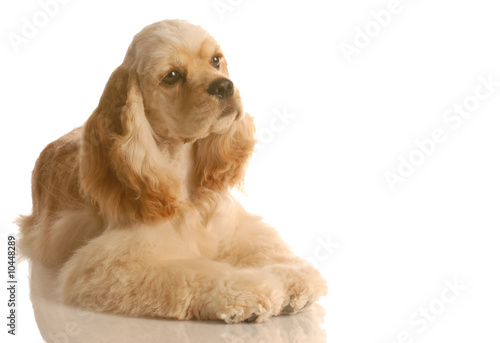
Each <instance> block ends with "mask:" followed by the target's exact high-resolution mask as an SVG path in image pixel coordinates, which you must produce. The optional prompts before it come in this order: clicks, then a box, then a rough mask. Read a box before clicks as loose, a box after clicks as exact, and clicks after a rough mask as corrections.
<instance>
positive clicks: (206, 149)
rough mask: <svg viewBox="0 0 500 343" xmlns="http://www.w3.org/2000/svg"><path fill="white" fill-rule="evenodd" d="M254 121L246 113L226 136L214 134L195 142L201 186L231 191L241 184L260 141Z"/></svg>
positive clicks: (197, 169) (197, 174) (198, 176)
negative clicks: (257, 140) (255, 135)
mask: <svg viewBox="0 0 500 343" xmlns="http://www.w3.org/2000/svg"><path fill="white" fill-rule="evenodd" d="M254 134H255V125H254V122H253V118H252V117H250V116H249V115H248V114H245V115H244V117H243V119H241V120H238V121H235V122H234V123H233V125H232V126H231V127H230V128H229V129H228V130H227V131H226V132H225V133H222V134H215V133H212V134H210V135H208V136H207V137H205V138H203V139H200V140H198V141H196V142H195V143H194V147H195V156H196V157H195V158H196V166H195V173H196V176H197V179H198V180H199V185H200V186H202V187H208V188H210V189H213V190H228V189H230V188H232V187H234V186H237V185H240V184H241V183H242V182H243V178H244V176H245V170H246V166H247V163H248V160H249V159H250V156H251V155H252V153H253V150H254V146H255V143H256V139H255V137H254Z"/></svg>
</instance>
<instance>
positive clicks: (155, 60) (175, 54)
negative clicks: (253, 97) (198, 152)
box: [127, 20, 244, 142]
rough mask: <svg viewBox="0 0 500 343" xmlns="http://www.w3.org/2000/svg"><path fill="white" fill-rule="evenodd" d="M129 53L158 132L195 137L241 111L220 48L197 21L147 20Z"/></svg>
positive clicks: (224, 126)
mask: <svg viewBox="0 0 500 343" xmlns="http://www.w3.org/2000/svg"><path fill="white" fill-rule="evenodd" d="M134 50H135V51H134ZM129 55H132V56H133V60H135V61H134V64H135V68H136V70H137V74H138V80H139V85H140V88H141V91H142V96H143V98H144V109H145V112H146V116H147V118H148V120H149V122H150V124H151V126H152V128H153V130H154V131H155V132H156V134H157V135H159V136H161V137H172V138H176V139H181V140H183V141H186V142H187V141H194V140H196V139H199V138H202V137H205V136H207V135H208V134H210V133H222V132H224V131H225V130H227V129H228V128H229V127H230V126H231V124H232V123H233V122H234V121H235V120H238V119H241V118H242V117H243V115H244V112H243V104H242V102H241V98H240V94H239V91H238V89H237V88H236V87H235V85H234V84H233V82H232V81H231V80H230V79H229V74H228V70H227V62H226V59H225V57H224V55H223V53H222V50H221V48H220V46H219V45H218V44H217V42H216V41H215V39H214V38H212V37H211V36H210V35H208V33H207V32H206V31H205V30H203V29H202V28H201V27H199V26H195V25H192V24H189V23H188V22H185V21H178V20H166V21H162V22H159V23H156V24H153V25H150V26H148V27H146V28H145V29H144V30H143V31H141V32H140V33H139V34H137V35H136V37H135V38H134V42H133V43H132V45H131V47H130V49H129V52H128V54H127V56H129Z"/></svg>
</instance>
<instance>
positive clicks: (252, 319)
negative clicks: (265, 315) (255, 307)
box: [245, 313, 259, 323]
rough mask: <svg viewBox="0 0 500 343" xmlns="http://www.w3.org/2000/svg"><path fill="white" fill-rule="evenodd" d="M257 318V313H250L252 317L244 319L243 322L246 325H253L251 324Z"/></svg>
mask: <svg viewBox="0 0 500 343" xmlns="http://www.w3.org/2000/svg"><path fill="white" fill-rule="evenodd" d="M257 317H259V316H258V315H257V313H252V315H251V316H250V317H248V318H247V319H245V322H247V323H253V322H255V320H256V319H257Z"/></svg>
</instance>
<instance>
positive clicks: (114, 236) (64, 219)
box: [19, 20, 327, 323]
mask: <svg viewBox="0 0 500 343" xmlns="http://www.w3.org/2000/svg"><path fill="white" fill-rule="evenodd" d="M214 57H218V58H219V59H220V65H218V64H217V63H215V62H214ZM171 71H177V72H179V73H181V74H182V79H180V80H179V81H178V82H176V83H174V84H166V83H165V82H164V81H162V80H164V78H165V76H166V75H167V74H168V73H170V72H171ZM222 77H225V78H228V77H229V74H228V71H227V63H226V61H225V59H224V56H223V54H222V51H221V49H220V47H219V46H218V44H217V43H216V42H215V40H214V39H213V38H212V37H210V36H209V35H208V34H207V33H206V32H205V31H204V30H203V29H201V28H200V27H198V26H194V25H191V24H189V23H187V22H185V21H174V20H168V21H167V20H166V21H162V22H159V23H156V24H153V25H150V26H148V27H146V28H145V29H144V30H142V31H141V32H140V33H139V34H138V35H136V36H135V38H134V40H133V42H132V44H131V45H130V47H129V49H128V52H127V55H126V57H125V60H124V62H123V64H122V65H121V66H119V67H118V68H117V69H116V70H115V72H114V73H113V74H112V75H111V77H110V80H109V81H108V84H107V85H106V88H105V90H104V92H103V95H102V97H101V100H100V102H99V105H98V107H97V108H96V110H95V111H94V113H93V114H92V115H91V116H90V118H89V119H88V121H87V122H86V123H85V125H84V126H83V127H82V128H78V129H75V130H74V131H72V132H70V133H69V134H67V135H65V136H63V137H61V138H60V139H59V140H57V141H55V142H53V143H51V144H49V145H48V146H47V148H45V150H44V151H43V152H42V153H41V155H40V157H39V159H38V160H37V163H36V165H35V169H34V171H33V182H32V189H33V212H32V214H31V215H29V216H24V217H21V218H20V219H19V225H20V228H21V233H22V242H21V246H22V249H23V251H24V253H25V254H26V255H27V256H29V257H30V258H32V259H34V260H37V261H40V262H42V263H44V264H45V265H47V266H50V267H53V268H57V269H58V270H60V271H59V273H58V278H57V285H58V287H59V290H60V294H61V296H62V301H64V302H66V303H68V304H74V305H78V306H81V307H83V308H86V309H90V310H94V311H100V312H112V313H118V314H125V315H130V316H147V317H161V318H177V319H192V318H197V319H218V320H223V321H225V322H227V323H237V322H241V321H245V320H247V321H256V322H261V321H263V320H265V319H266V318H269V317H270V316H276V315H279V314H283V313H286V314H293V313H297V312H298V311H300V310H302V309H303V308H304V307H305V306H307V305H308V304H312V303H313V302H315V301H316V300H318V299H319V297H320V296H322V295H326V292H327V287H326V282H325V280H324V279H323V278H322V277H321V275H320V274H319V272H318V271H317V270H316V269H314V268H312V267H311V266H309V265H308V264H306V263H305V261H304V260H302V259H300V258H298V257H297V256H295V255H294V254H293V253H292V252H291V251H290V249H289V248H288V246H287V245H286V244H285V243H284V242H283V241H282V239H281V238H280V236H279V235H278V233H277V232H276V230H274V229H273V228H272V227H270V226H268V225H267V224H265V223H263V222H262V220H261V219H260V218H259V217H256V216H253V215H251V214H249V213H247V212H246V211H245V210H244V209H243V207H242V206H241V205H240V204H239V203H238V202H236V200H235V199H234V198H232V197H231V195H230V193H229V190H230V189H231V188H232V187H234V186H238V185H239V184H240V183H241V182H242V181H243V177H244V170H245V168H246V164H247V162H248V159H249V157H250V155H251V153H252V151H253V146H254V144H255V139H254V137H253V135H254V131H255V128H254V126H253V121H252V118H251V117H250V116H248V115H246V114H245V113H244V111H243V105H242V103H241V98H240V95H239V92H238V90H237V89H236V88H234V94H233V95H232V96H230V97H229V98H227V99H219V98H217V97H214V96H212V95H210V94H208V93H207V88H208V86H209V85H210V83H211V82H212V81H214V80H217V79H219V78H222ZM223 114H224V115H223Z"/></svg>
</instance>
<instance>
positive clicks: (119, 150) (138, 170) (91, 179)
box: [80, 66, 179, 223]
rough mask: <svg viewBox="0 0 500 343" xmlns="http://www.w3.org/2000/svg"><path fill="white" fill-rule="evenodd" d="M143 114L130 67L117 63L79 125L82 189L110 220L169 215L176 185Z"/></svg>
mask: <svg viewBox="0 0 500 343" xmlns="http://www.w3.org/2000/svg"><path fill="white" fill-rule="evenodd" d="M164 163H165V162H164V156H162V155H161V153H160V151H159V149H158V147H157V145H156V142H155V140H154V136H153V130H152V128H151V126H150V124H149V122H148V120H147V118H146V115H145V113H144V105H143V99H142V93H141V89H140V87H139V81H138V77H137V74H136V72H135V71H134V70H133V68H130V69H128V68H124V67H122V66H121V67H118V68H117V69H116V70H115V71H114V72H113V74H112V75H111V77H110V78H109V81H108V83H107V84H106V87H105V89H104V92H103V95H102V97H101V100H100V102H99V105H98V107H97V108H96V110H95V111H94V113H93V114H92V115H91V116H90V118H89V119H88V121H87V122H86V123H85V125H84V127H83V138H82V148H81V156H80V176H81V188H82V191H83V192H84V194H86V195H88V196H89V197H90V199H91V200H92V202H93V203H94V204H95V205H96V206H97V207H98V210H99V211H100V213H101V214H102V215H103V216H104V217H105V218H106V219H107V220H108V221H110V222H111V223H124V222H125V223H126V222H131V221H134V222H154V221H156V220H158V219H161V218H167V217H170V216H172V215H173V214H174V213H175V211H176V209H177V207H178V203H177V200H176V197H175V194H178V193H177V190H178V189H179V185H178V184H177V183H176V181H175V179H174V178H173V177H169V172H168V168H166V166H165V165H164Z"/></svg>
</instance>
